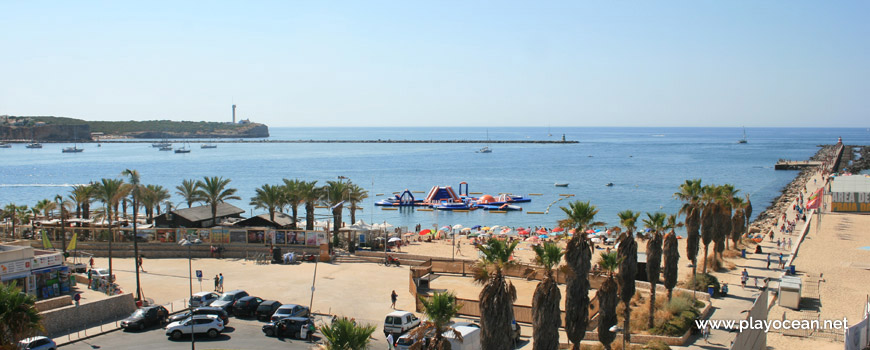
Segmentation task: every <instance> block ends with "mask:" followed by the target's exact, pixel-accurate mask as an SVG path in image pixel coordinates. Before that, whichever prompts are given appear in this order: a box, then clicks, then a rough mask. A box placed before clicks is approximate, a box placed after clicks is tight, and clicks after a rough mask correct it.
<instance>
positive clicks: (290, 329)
mask: <svg viewBox="0 0 870 350" xmlns="http://www.w3.org/2000/svg"><path fill="white" fill-rule="evenodd" d="M310 322H311V320H309V319H308V318H307V317H286V318H282V319H280V320H277V321H274V322H270V323H267V324H265V325H264V326H263V333H264V334H266V336H267V337H289V338H297V339H306V338H307V337H308V331H309V323H310Z"/></svg>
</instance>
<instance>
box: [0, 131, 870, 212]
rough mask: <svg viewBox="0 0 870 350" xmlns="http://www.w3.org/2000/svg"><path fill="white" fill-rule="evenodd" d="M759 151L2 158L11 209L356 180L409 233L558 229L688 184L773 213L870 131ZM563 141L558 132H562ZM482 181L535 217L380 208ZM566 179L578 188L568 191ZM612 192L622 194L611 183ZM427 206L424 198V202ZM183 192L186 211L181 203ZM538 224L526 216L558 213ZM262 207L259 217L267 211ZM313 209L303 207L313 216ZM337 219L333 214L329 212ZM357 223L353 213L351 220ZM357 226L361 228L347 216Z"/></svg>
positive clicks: (777, 143)
mask: <svg viewBox="0 0 870 350" xmlns="http://www.w3.org/2000/svg"><path fill="white" fill-rule="evenodd" d="M746 132H747V136H748V139H749V143H748V144H737V143H736V141H737V140H738V139H739V138H741V137H742V129H740V128H560V127H552V128H546V127H543V128H271V133H272V137H271V138H272V139H486V137H487V133H488V135H489V137H490V138H491V139H493V140H516V139H521V140H526V139H528V140H550V139H558V138H561V136H562V134H565V136H566V138H567V139H569V140H578V141H580V143H579V144H570V145H536V144H493V145H492V148H493V152H492V153H490V154H479V153H475V150H477V149H479V148H480V147H482V146H483V145H474V144H253V143H239V144H219V146H218V148H217V149H200V148H199V144H200V143H201V142H199V141H193V142H191V146H192V148H193V151H192V152H191V153H189V154H175V153H172V152H160V151H158V150H157V149H155V148H152V147H151V146H150V144H103V145H102V147H99V148H98V147H97V145H96V144H86V145H84V147H85V151H84V152H83V153H79V154H64V153H61V148H63V147H67V146H69V145H64V144H46V145H45V148H43V149H39V150H31V149H26V148H24V146H23V145H15V146H13V148H11V149H0V159H2V166H0V204H5V203H8V202H15V203H17V204H27V205H33V204H34V203H36V201H38V200H40V199H44V198H53V197H54V196H55V195H56V194H58V193H60V194H64V195H65V194H67V193H68V192H69V190H68V189H69V186H70V184H80V183H87V182H90V181H97V180H99V179H100V178H103V177H118V176H119V174H120V173H121V171H123V170H124V169H126V168H133V169H138V170H139V171H140V172H141V174H142V181H143V182H144V183H154V184H159V185H162V186H164V187H167V188H171V189H172V192H174V188H175V186H176V185H178V184H179V183H180V182H181V180H182V179H186V178H195V179H199V178H202V177H203V176H215V175H217V176H223V177H226V178H230V179H232V183H231V185H232V186H233V187H235V188H238V190H239V192H238V193H239V195H240V196H241V197H242V198H243V199H244V200H241V201H233V202H231V203H232V204H233V205H236V206H239V207H241V208H244V209H245V210H247V211H248V212H249V213H251V212H252V210H251V206H250V205H249V204H248V202H249V199H250V197H251V196H252V195H253V194H254V189H255V188H256V187H258V186H260V185H262V184H266V183H270V184H277V183H279V182H280V181H281V179H282V178H300V179H306V180H318V182H319V183H324V182H325V181H326V180H332V179H336V178H337V177H338V176H345V177H348V178H350V179H351V180H352V181H354V182H355V183H358V184H360V185H362V186H364V187H365V188H367V189H368V191H369V193H370V199H369V200H368V201H366V202H365V203H363V207H364V210H363V211H362V212H359V213H358V218H362V219H364V220H366V221H367V222H383V221H387V222H389V223H391V224H393V225H395V226H408V227H412V226H414V225H416V224H417V223H420V224H422V225H423V226H424V227H431V225H433V224H437V225H439V226H444V225H454V224H462V225H465V226H470V225H477V224H480V225H509V226H553V225H555V224H556V221H557V220H559V219H561V218H563V216H564V215H563V214H562V212H561V210H559V206H564V205H566V204H567V201H568V200H562V201H558V200H559V199H560V198H561V197H560V196H559V194H574V195H575V196H574V197H573V198H570V200H584V201H585V200H589V201H592V203H593V204H595V205H597V206H598V207H599V209H600V212H599V217H598V218H599V220H601V221H605V222H608V223H611V224H616V223H617V217H616V213H617V212H618V211H621V210H624V209H632V210H639V211H657V210H662V211H665V212H668V213H672V212H675V211H676V210H677V208H678V207H679V205H680V204H679V202H677V201H675V200H674V199H673V197H672V195H673V193H674V192H675V191H676V190H677V186H678V185H679V184H680V183H682V182H683V181H684V180H686V179H690V178H702V179H703V180H704V182H705V183H717V184H719V183H731V184H734V185H735V186H736V187H737V188H739V189H740V190H741V193H748V194H750V195H751V196H752V199H753V204H754V208H755V213H758V212H761V210H762V209H763V208H765V207H766V206H767V205H768V204H769V203H770V202H771V200H772V199H773V198H774V197H776V196H777V195H778V194H779V191H780V190H781V189H782V188H783V186H785V185H786V184H788V182H790V181H791V180H792V179H793V178H794V176H795V175H796V172H794V171H774V170H773V165H774V163H775V162H776V161H777V160H778V159H780V158H789V159H806V158H807V157H809V156H811V155H813V154H814V153H815V152H816V151H817V149H818V148H817V145H819V144H830V143H835V142H836V141H837V137H840V136H842V137H843V140H844V142H845V143H846V144H861V145H868V144H870V131H868V130H867V129H863V128H862V129H817V128H816V129H789V128H750V129H747V130H746ZM548 133H552V136H548ZM462 181H465V182H468V183H469V184H470V188H471V191H472V192H484V193H487V194H498V193H501V192H508V193H513V194H521V195H527V194H529V193H541V194H542V195H541V196H533V197H532V198H533V200H532V202H531V203H526V204H523V205H522V206H523V208H524V211H523V212H510V213H506V214H493V213H487V212H485V211H474V212H469V213H451V212H439V211H433V212H421V211H401V212H400V211H384V210H381V209H380V208H376V207H374V206H373V202H374V201H375V200H379V199H381V198H384V197H385V196H376V194H378V193H384V194H385V195H386V196H389V195H392V192H395V191H403V190H405V189H410V190H412V191H428V190H429V188H430V187H432V186H435V185H444V186H453V187H454V188H457V187H458V184H459V183H460V182H462ZM556 182H567V183H570V187H568V188H556V187H554V186H553V184H554V183H556ZM609 182H612V183H613V184H614V186H612V187H605V186H604V185H605V184H607V183H609ZM418 195H419V196H424V195H423V194H418ZM180 201H181V200H180V198H179V197H178V196H177V195H176V196H175V197H174V198H173V202H176V203H178V202H180ZM548 208H549V214H546V215H533V214H527V213H526V211H546V210H547V209H548ZM259 213H260V212H258V211H253V214H259ZM300 213H301V211H300ZM323 214H326V212H325V210H324V211H323ZM345 217H346V218H347V215H346V216H345ZM346 220H347V219H346Z"/></svg>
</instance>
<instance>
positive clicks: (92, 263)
mask: <svg viewBox="0 0 870 350" xmlns="http://www.w3.org/2000/svg"><path fill="white" fill-rule="evenodd" d="M93 269H94V257H91V270H93Z"/></svg>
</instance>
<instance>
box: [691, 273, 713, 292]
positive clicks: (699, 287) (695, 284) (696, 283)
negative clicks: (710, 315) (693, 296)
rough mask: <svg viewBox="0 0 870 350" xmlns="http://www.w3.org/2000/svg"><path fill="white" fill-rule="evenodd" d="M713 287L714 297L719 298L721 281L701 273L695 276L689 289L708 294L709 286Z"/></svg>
mask: <svg viewBox="0 0 870 350" xmlns="http://www.w3.org/2000/svg"><path fill="white" fill-rule="evenodd" d="M711 284H712V285H713V290H714V291H715V293H714V294H713V296H714V297H715V296H719V279H718V278H716V276H713V275H711V274H709V273H699V274H697V275H695V279H694V280H693V281H692V282H691V283H690V284H689V286H688V287H689V289H692V290H696V291H699V292H704V293H707V286H709V285H711Z"/></svg>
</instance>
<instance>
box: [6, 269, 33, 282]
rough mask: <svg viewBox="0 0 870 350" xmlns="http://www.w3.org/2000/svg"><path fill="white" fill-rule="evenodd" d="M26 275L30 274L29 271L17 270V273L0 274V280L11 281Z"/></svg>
mask: <svg viewBox="0 0 870 350" xmlns="http://www.w3.org/2000/svg"><path fill="white" fill-rule="evenodd" d="M27 276H30V271H24V272H19V273H10V274H8V275H2V276H0V281H4V282H5V281H11V280H16V279H19V278H25V277H27Z"/></svg>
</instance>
